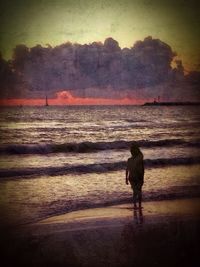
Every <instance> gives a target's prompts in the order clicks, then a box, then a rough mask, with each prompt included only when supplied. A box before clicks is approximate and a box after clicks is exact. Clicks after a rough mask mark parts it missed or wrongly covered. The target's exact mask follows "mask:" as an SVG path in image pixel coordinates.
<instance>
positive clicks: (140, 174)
mask: <svg viewBox="0 0 200 267" xmlns="http://www.w3.org/2000/svg"><path fill="white" fill-rule="evenodd" d="M130 151H131V155H132V157H131V158H129V159H128V162H127V167H126V184H127V185H128V184H129V182H130V184H131V187H132V189H133V203H134V209H136V208H137V204H136V203H137V200H138V202H139V208H140V209H141V203H142V185H143V183H144V161H143V154H142V152H141V151H140V149H139V147H138V145H137V144H136V143H133V144H132V145H131V148H130Z"/></svg>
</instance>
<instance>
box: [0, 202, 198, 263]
mask: <svg viewBox="0 0 200 267" xmlns="http://www.w3.org/2000/svg"><path fill="white" fill-rule="evenodd" d="M199 200H200V199H199V198H191V199H179V200H165V201H154V202H144V203H143V209H142V210H141V211H139V210H137V211H134V210H133V208H132V204H121V205H115V206H109V207H104V208H96V209H85V210H81V211H75V212H71V213H66V214H63V215H59V216H54V217H49V218H47V219H45V220H41V221H39V222H37V223H33V224H28V225H24V226H20V227H16V228H15V230H14V231H12V234H10V235H9V236H7V235H6V237H7V239H6V237H5V235H4V246H2V249H1V251H3V255H4V256H5V257H4V266H11V265H10V264H11V262H12V263H14V265H12V266H69V267H73V266H99V267H100V266H194V267H195V266H199V263H198V235H199V214H200V201H199ZM5 242H6V243H5Z"/></svg>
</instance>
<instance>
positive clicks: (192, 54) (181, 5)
mask: <svg viewBox="0 0 200 267" xmlns="http://www.w3.org/2000/svg"><path fill="white" fill-rule="evenodd" d="M199 25H200V2H199V1H197V0H190V1H188V0H187V1H186V0H176V1H174V0H162V1H160V0H107V1H105V0H98V1H96V0H85V1H83V0H59V1H58V0H56V1H55V0H54V1H53V0H34V1H31V0H29V1H28V0H15V1H14V0H7V1H4V2H3V1H2V2H1V3H0V52H1V55H2V57H3V59H5V60H6V61H8V60H10V59H13V58H14V60H15V61H14V65H15V68H16V69H15V72H16V75H17V78H16V77H14V78H13V77H11V76H12V75H10V73H11V72H12V70H8V71H7V74H6V75H5V74H4V73H3V72H2V73H3V74H2V77H0V86H1V82H2V84H3V86H2V88H1V90H2V92H3V93H1V95H0V99H3V98H6V97H7V98H12V99H10V100H9V101H8V102H6V103H7V104H20V103H19V100H18V99H19V97H20V95H22V96H21V97H22V98H23V100H22V101H21V103H22V104H24V103H26V104H27V105H29V104H31V103H33V102H30V101H29V100H25V99H24V96H25V93H24V92H25V91H26V89H27V88H28V94H27V97H25V98H38V102H37V101H36V100H34V101H35V102H37V103H38V104H42V103H43V95H44V96H45V94H46V90H48V96H49V98H51V99H52V100H50V102H52V103H55V104H69V103H71V104H79V103H83V104H84V103H85V104H95V103H102V104H112V103H113V104H118V103H119V101H121V103H124V104H131V103H141V101H142V99H143V101H146V100H148V99H152V98H154V97H155V96H157V95H159V94H160V91H161V93H163V92H164V93H163V94H161V96H163V97H165V99H166V100H171V99H169V96H171V95H172V93H173V96H174V98H173V100H176V101H178V100H180V99H184V97H182V96H185V99H188V96H189V97H190V96H191V95H192V98H191V99H192V100H194V99H196V98H197V96H198V94H199V93H198V92H197V87H198V85H197V84H199V77H200V76H199V74H195V75H190V77H189V76H188V77H189V78H187V79H185V80H184V82H183V77H182V78H180V77H181V72H184V74H185V75H186V74H190V72H192V71H200V45H199V43H200V27H199ZM148 36H152V38H153V41H150V42H149V41H146V39H145V38H146V37H148ZM108 37H112V38H113V40H115V41H114V42H116V43H117V46H119V47H120V49H121V50H120V53H121V54H120V55H121V58H123V60H124V61H123V64H124V62H125V61H126V60H128V61H130V60H129V59H128V57H130V59H131V60H132V63H130V62H129V63H128V69H129V70H130V73H128V74H127V69H126V67H124V66H122V67H121V74H122V76H123V78H122V79H121V80H123V79H124V80H123V81H125V82H124V83H123V81H122V83H118V85H119V86H118V87H120V86H121V87H123V88H121V89H120V90H121V91H120V90H119V88H117V90H116V87H117V86H116V83H117V77H118V76H119V75H118V74H117V68H119V66H118V65H117V64H118V63H119V62H117V57H116V56H115V55H116V53H115V52H113V51H111V53H110V54H109V53H107V52H106V53H107V54H106V55H107V56H108V57H107V60H108V61H109V60H110V59H109V57H110V58H111V61H109V62H111V63H112V69H113V70H115V72H113V73H110V67H109V66H108V65H107V66H106V67H105V66H103V65H102V66H103V67H102V66H100V67H101V68H100V69H99V72H96V76H95V77H94V75H93V74H92V75H93V76H92V75H91V73H89V75H88V73H87V72H89V71H90V70H91V68H93V67H92V66H93V65H94V62H93V63H91V66H89V65H88V68H87V67H86V68H85V67H84V64H83V63H84V62H83V61H84V60H86V59H84V55H82V58H83V60H82V61H81V60H80V62H79V68H78V69H76V73H75V71H74V69H73V68H74V67H73V66H72V65H74V64H75V60H74V59H73V63H72V62H71V63H72V64H71V63H70V64H71V65H69V64H68V63H67V64H68V65H67V67H66V68H67V69H68V70H70V71H68V73H64V72H63V68H64V67H63V66H65V62H64V60H65V58H66V56H67V57H72V56H73V53H74V52H73V53H72V52H70V53H71V54H70V53H69V51H68V52H67V50H66V47H63V46H62V44H65V43H67V42H71V43H72V44H73V46H72V47H71V48H70V49H71V51H72V50H73V51H75V50H76V53H77V51H78V53H79V54H80V55H81V53H82V52H81V51H82V50H81V49H83V47H82V48H80V47H79V48H80V49H79V48H78V49H76V48H75V45H74V44H81V45H83V44H91V43H92V42H101V43H102V44H103V45H104V47H103V48H102V47H101V51H100V50H98V51H100V54H101V56H100V60H101V61H103V60H104V59H105V57H104V52H105V51H104V50H105V49H107V48H105V40H106V39H108ZM139 40H141V41H142V42H143V45H141V46H140V47H139V49H138V48H137V47H136V48H135V43H136V42H137V41H139ZM154 40H156V41H154ZM158 40H161V42H160V41H158ZM155 42H157V44H155ZM159 42H160V43H159ZM19 44H24V45H25V46H24V47H25V48H24V47H23V53H22V55H24V58H22V57H21V58H20V59H19V56H18V55H19V49H18V50H17V51H18V53H16V49H15V47H16V46H17V45H19ZM37 45H39V46H40V47H41V46H42V47H46V48H47V49H46V51H43V50H42V52H41V49H40V47H39V48H38V47H37ZM142 46H145V49H146V50H145V49H143V48H142ZM33 47H36V48H34V49H32V50H30V51H29V52H28V53H26V51H27V49H28V48H33ZM55 47H57V50H56V49H54V48H55ZM125 47H127V48H129V50H128V52H127V51H126V52H124V51H123V48H125ZM168 47H169V49H168ZM131 48H134V49H132V50H131ZM14 49H15V50H14ZM70 49H69V50H70ZM148 49H150V50H151V51H153V52H151V51H150V50H149V51H150V52H149V53H147V54H148V55H146V52H145V51H147V50H148ZM152 49H154V50H152ZM89 50H90V52H89V54H88V57H87V60H88V62H89V61H90V59H91V58H93V57H94V53H93V50H92V48H91V47H89ZM13 51H15V52H13ZM56 51H57V52H56ZM58 51H59V53H58ZM106 51H107V50H106ZM173 52H176V54H177V56H172V55H173ZM38 53H46V56H44V57H43V58H42V61H41V59H40V58H39V57H37V54H38ZM56 53H58V55H59V56H58V57H57V58H55V56H52V55H55V54H56ZM84 53H85V52H84ZM98 53H99V52H98ZM125 53H128V56H127V55H125ZM131 53H132V54H131ZM82 54H83V53H82ZM136 54H137V55H139V54H141V56H140V63H141V64H143V71H141V69H138V64H137V62H136V61H137V56H135V55H136ZM151 54H154V58H152V57H151ZM160 56H162V69H161V70H160V68H159V61H160ZM16 58H17V60H16ZM29 58H31V60H32V61H31V62H30V60H29ZM85 58H86V57H85ZM113 58H114V59H113ZM124 58H125V59H124ZM146 58H148V60H147V62H146V63H144V62H145V61H146ZM155 58H156V63H155ZM177 59H178V60H181V62H180V61H179V62H178V63H177V62H176V63H175V61H176V60H177ZM171 60H172V61H171ZM38 62H39V63H38ZM60 63H62V64H60ZM6 64H8V63H5V62H4V61H3V60H1V62H0V65H1V66H3V67H2V69H4V70H5V69H6V70H7V69H8V68H9V67H8V66H7V65H6ZM81 64H82V65H81ZM92 64H93V65H92ZM95 64H96V63H95ZM102 64H104V63H102ZM20 65H23V66H24V68H23V69H20ZM104 65H105V64H104ZM1 66H0V67H1ZM49 66H52V68H51V70H50V69H49ZM149 66H151V67H152V69H151V70H150V71H148V70H147V71H146V69H148V68H149ZM169 66H172V68H174V70H173V73H170V71H171V72H172V70H170V69H169ZM102 68H104V70H103V71H102ZM131 68H132V69H134V71H133V72H131V71H132V70H131ZM144 69H145V70H144ZM86 70H87V72H86ZM153 70H154V72H153ZM9 71H10V72H9ZM55 72H57V76H55V74H56V73H55ZM69 72H70V73H69ZM73 72H74V73H75V74H74V75H75V76H74V81H73V83H72V82H70V79H71V78H70V75H71V74H72V73H73ZM41 73H42V74H41ZM105 73H108V74H109V77H110V76H112V81H108V82H107V84H106V83H105V88H104V89H103V90H102V87H101V88H99V87H98V86H97V84H99V83H98V82H99V81H98V79H99V78H98V77H99V76H101V79H102V80H103V79H105V80H106V79H107V80H109V78H108V77H106V74H105ZM132 73H133V74H132ZM146 73H147V74H148V75H149V76H148V75H146ZM141 74H142V75H141ZM59 75H60V76H59ZM67 75H68V76H67ZM131 75H133V76H134V79H135V81H133V80H131V79H132V78H131ZM151 75H152V77H150V76H151ZM58 76H59V77H58ZM61 76H62V77H61ZM144 76H145V78H143V77H144ZM147 76H148V77H147ZM157 76H160V77H161V78H162V79H163V80H162V81H161V80H160V81H159V84H158V83H156V82H155V81H156V79H157V80H158V77H157ZM182 76H183V75H182ZM19 77H23V79H21V83H20V82H19V81H18V80H19ZM103 77H104V78H103ZM138 77H139V78H138ZM164 77H167V78H169V80H170V86H171V87H174V88H176V87H177V88H178V89H173V88H172V89H173V90H174V91H173V92H172V91H170V90H168V88H169V83H168V84H166V81H165V79H164ZM151 78H152V79H151ZM51 79H52V82H49V83H48V81H50V80H51ZM145 79H146V80H147V81H146V83H144V82H143V80H145ZM149 79H150V80H152V81H153V82H152V81H151V82H149ZM22 80H23V81H25V82H26V85H27V84H28V87H27V88H26V89H24V88H25V85H24V84H23V83H22ZM121 80H120V82H121ZM130 80H131V81H130ZM175 80H177V81H178V82H179V84H178V85H177V83H176V86H175V84H174V81H175ZM77 81H78V82H77ZM188 81H189V82H188ZM5 82H7V87H6V86H5ZM75 82H76V83H79V85H75ZM148 82H149V84H148ZM181 82H182V84H181ZM12 83H13V84H17V86H18V89H15V88H14V89H12V90H11V87H12V86H11V84H12ZM153 83H154V84H153ZM47 84H48V85H47ZM101 84H102V83H101ZM138 84H140V87H141V84H143V88H139V89H140V91H137V90H136V89H137V88H136V87H137V86H138ZM188 84H189V85H188ZM51 85H54V88H53V90H52V88H50V87H51ZM70 85H71V88H70ZM80 85H83V87H84V91H83V90H80ZM87 85H88V88H87ZM193 85H194V86H193ZM9 86H10V87H9ZM42 86H43V88H42ZM44 86H46V87H48V88H45V89H44ZM77 86H79V88H76V87H77ZM110 86H111V87H112V88H111V89H108V88H110ZM19 87H20V92H19ZM38 87H41V88H40V89H39V90H43V91H38ZM191 87H192V89H191V92H192V93H190V88H191ZM193 87H195V88H193ZM7 88H8V89H9V90H10V92H11V91H12V93H13V92H14V95H13V94H10V95H9V90H8V89H7ZM180 88H183V90H182V91H181V90H180ZM75 89H77V90H75ZM122 89H123V90H122ZM193 89H194V90H193ZM17 90H18V91H17ZM175 90H176V91H177V92H176V93H175ZM6 91H8V92H6ZM136 91H137V93H136ZM41 92H43V94H42V98H41V97H40V96H41ZM62 92H65V93H64V94H62ZM138 92H139V93H138ZM31 93H33V94H32V95H31ZM11 95H12V97H11ZM66 95H68V97H66ZM53 98H54V100H53ZM96 98H98V99H96ZM107 98H110V100H108V99H107ZM111 99H112V101H113V102H112V103H111V102H110V101H111ZM119 99H120V100H119ZM35 102H34V103H35ZM3 103H4V104H5V100H0V105H1V104H3ZM34 103H33V104H34Z"/></svg>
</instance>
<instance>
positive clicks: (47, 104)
mask: <svg viewBox="0 0 200 267" xmlns="http://www.w3.org/2000/svg"><path fill="white" fill-rule="evenodd" d="M45 106H46V107H48V106H49V103H48V98H47V96H46V102H45Z"/></svg>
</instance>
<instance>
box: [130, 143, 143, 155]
mask: <svg viewBox="0 0 200 267" xmlns="http://www.w3.org/2000/svg"><path fill="white" fill-rule="evenodd" d="M130 151H131V154H132V156H133V155H134V156H136V155H138V154H139V153H141V151H140V148H139V146H138V144H137V143H132V144H131V148H130Z"/></svg>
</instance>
